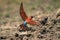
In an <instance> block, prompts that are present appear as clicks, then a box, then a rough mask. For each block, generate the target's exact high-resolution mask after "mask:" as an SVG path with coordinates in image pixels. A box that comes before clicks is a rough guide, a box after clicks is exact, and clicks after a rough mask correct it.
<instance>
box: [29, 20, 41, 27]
mask: <svg viewBox="0 0 60 40" xmlns="http://www.w3.org/2000/svg"><path fill="white" fill-rule="evenodd" d="M28 23H29V24H31V25H37V26H39V25H40V23H39V22H36V21H34V20H31V21H30V22H28Z"/></svg>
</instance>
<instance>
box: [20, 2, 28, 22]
mask: <svg viewBox="0 0 60 40" xmlns="http://www.w3.org/2000/svg"><path fill="white" fill-rule="evenodd" d="M20 16H21V18H22V19H23V20H24V21H25V20H26V19H27V15H26V13H25V11H24V8H23V3H22V2H21V5H20Z"/></svg>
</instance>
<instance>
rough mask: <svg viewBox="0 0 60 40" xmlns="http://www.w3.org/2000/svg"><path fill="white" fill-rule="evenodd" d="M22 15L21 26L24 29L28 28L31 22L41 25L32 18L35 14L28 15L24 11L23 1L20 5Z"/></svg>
mask: <svg viewBox="0 0 60 40" xmlns="http://www.w3.org/2000/svg"><path fill="white" fill-rule="evenodd" d="M20 16H21V18H22V19H23V21H24V22H23V23H22V24H21V25H20V27H21V28H22V30H26V27H27V24H31V25H37V26H39V25H40V24H39V22H36V21H34V20H32V18H33V16H30V17H28V16H27V15H26V13H25V11H24V8H23V2H21V5H20Z"/></svg>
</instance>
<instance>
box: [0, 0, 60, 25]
mask: <svg viewBox="0 0 60 40" xmlns="http://www.w3.org/2000/svg"><path fill="white" fill-rule="evenodd" d="M20 3H21V0H0V25H5V24H6V23H12V22H20V21H22V19H21V18H20V15H19V8H20ZM23 4H24V10H25V11H26V13H27V15H30V14H31V15H32V14H34V12H36V11H37V10H39V11H40V10H41V11H43V12H46V13H47V12H49V13H52V12H54V11H55V10H57V9H58V8H60V0H23ZM32 12H33V13H32Z"/></svg>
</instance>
